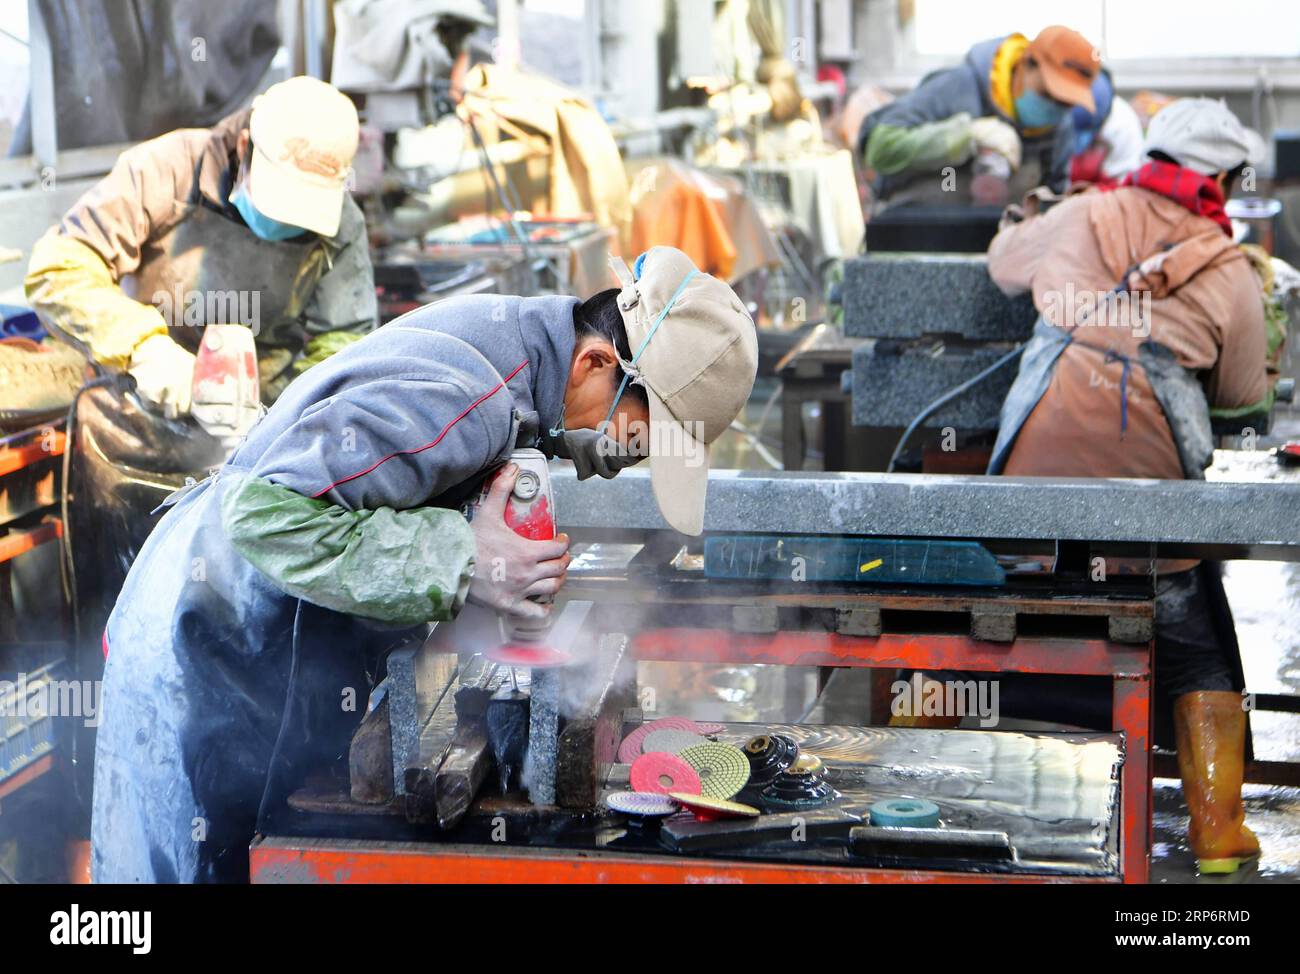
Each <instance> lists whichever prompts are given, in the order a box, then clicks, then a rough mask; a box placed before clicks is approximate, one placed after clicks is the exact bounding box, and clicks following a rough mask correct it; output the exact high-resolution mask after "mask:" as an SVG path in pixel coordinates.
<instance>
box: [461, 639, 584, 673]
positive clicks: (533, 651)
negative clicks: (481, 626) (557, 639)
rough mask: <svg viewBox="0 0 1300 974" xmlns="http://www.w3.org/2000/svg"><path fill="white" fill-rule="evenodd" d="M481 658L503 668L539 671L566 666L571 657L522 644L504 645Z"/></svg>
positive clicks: (546, 647)
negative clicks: (515, 667)
mask: <svg viewBox="0 0 1300 974" xmlns="http://www.w3.org/2000/svg"><path fill="white" fill-rule="evenodd" d="M483 658H484V659H488V660H491V661H492V662H493V663H501V664H502V665H504V666H519V667H527V668H528V669H530V670H541V669H546V668H547V667H551V666H566V665H567V664H568V663H569V662H570V661H571V660H572V659H573V657H572V656H570V655H569V654H568V653H566V652H563V651H562V650H558V649H552V648H551V647H549V646H529V645H526V644H523V643H505V644H503V645H501V646H498V647H496V648H495V649H489V650H487V651H485V652H484V653H483Z"/></svg>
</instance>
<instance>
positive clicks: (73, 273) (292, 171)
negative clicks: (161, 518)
mask: <svg viewBox="0 0 1300 974" xmlns="http://www.w3.org/2000/svg"><path fill="white" fill-rule="evenodd" d="M358 132H359V128H358V123H357V113H356V109H355V108H354V107H353V105H352V103H351V102H350V101H349V100H348V99H347V98H346V97H345V96H344V95H342V94H341V93H340V92H338V91H336V90H335V89H334V88H332V87H331V86H330V85H327V84H325V83H324V82H322V81H318V80H316V79H315V78H309V77H299V78H290V79H289V80H287V81H283V82H281V83H279V84H276V85H272V86H271V88H270V89H268V90H267V92H266V93H265V94H263V95H261V96H260V97H258V98H257V99H255V100H254V102H253V106H252V108H251V109H243V110H241V111H238V112H236V113H234V114H233V115H229V116H227V117H226V118H224V119H223V120H222V121H220V122H219V123H217V125H216V126H214V127H213V128H212V129H178V130H176V131H174V132H169V133H168V134H166V135H162V136H159V137H158V138H156V139H152V140H150V141H148V142H144V143H142V144H140V145H137V146H134V147H133V148H131V149H128V150H127V151H125V152H123V153H122V155H121V156H120V157H119V159H118V160H117V164H116V165H114V167H113V171H112V172H110V173H109V174H108V175H107V176H106V177H104V179H102V180H101V181H100V182H99V183H97V184H96V185H95V186H93V187H92V188H91V189H90V190H88V191H87V192H86V193H85V194H84V195H83V196H82V197H81V198H80V199H79V200H77V202H76V204H75V205H74V206H73V207H72V209H71V210H69V211H68V213H67V214H66V215H65V216H64V217H63V220H62V221H61V222H60V223H59V224H58V226H56V227H54V228H52V229H51V230H50V231H49V232H48V233H47V234H46V235H45V236H44V237H42V238H41V239H40V240H39V241H38V242H37V244H36V246H35V247H34V248H33V250H32V258H31V263H30V266H29V268H28V273H27V281H26V290H27V298H28V300H29V301H30V302H31V304H32V307H33V308H34V309H35V310H36V312H37V314H38V315H39V316H40V318H41V321H42V322H43V323H44V324H45V326H46V328H47V330H48V331H49V332H50V333H51V334H52V335H55V336H57V337H60V338H63V339H64V340H65V341H67V342H70V343H71V344H73V345H75V346H77V347H78V348H79V349H81V350H82V351H83V352H84V353H85V354H86V356H87V357H88V358H89V359H91V361H93V362H94V363H96V364H97V365H100V366H102V367H103V368H104V369H107V370H112V371H115V372H122V373H126V374H128V375H129V376H130V377H131V378H132V379H133V380H134V386H135V392H136V394H137V396H138V397H139V399H140V401H141V402H142V403H143V404H144V405H145V407H146V408H148V409H150V410H153V411H155V412H157V413H159V414H164V415H167V416H169V417H178V416H184V415H186V414H187V413H188V412H189V408H190V382H191V376H192V373H193V370H194V351H195V350H196V349H197V348H198V344H199V341H200V339H201V338H202V335H203V326H204V325H207V324H209V323H211V319H212V318H216V320H218V321H221V322H223V323H234V322H236V321H238V322H239V323H242V324H246V325H248V326H249V327H251V328H253V329H254V330H255V332H256V337H257V346H258V360H259V361H258V364H259V371H260V376H261V388H262V391H263V398H264V399H265V400H266V401H267V402H270V401H273V400H274V398H275V395H276V394H277V393H278V392H279V390H280V389H282V388H283V387H284V386H285V385H286V384H287V383H288V381H289V380H290V379H291V378H292V377H293V374H294V371H295V365H300V364H301V363H302V362H303V361H304V360H306V361H309V362H310V361H315V360H317V359H319V358H321V357H323V356H324V355H325V354H326V353H327V352H328V351H329V350H330V349H332V348H334V347H336V345H337V343H338V340H339V336H341V335H347V336H348V337H354V336H356V335H359V334H364V333H365V332H368V331H370V330H371V329H372V328H374V326H375V321H376V316H377V302H376V298H375V289H374V276H373V273H372V271H371V267H370V255H369V248H368V244H367V240H366V228H365V221H364V220H363V218H362V216H361V211H360V209H359V208H358V207H357V205H356V204H355V203H354V202H353V201H352V199H351V197H350V196H349V195H348V193H347V189H346V181H347V176H348V172H349V170H350V168H351V165H352V158H353V156H354V154H355V153H356V149H357V139H358ZM345 340H346V339H345Z"/></svg>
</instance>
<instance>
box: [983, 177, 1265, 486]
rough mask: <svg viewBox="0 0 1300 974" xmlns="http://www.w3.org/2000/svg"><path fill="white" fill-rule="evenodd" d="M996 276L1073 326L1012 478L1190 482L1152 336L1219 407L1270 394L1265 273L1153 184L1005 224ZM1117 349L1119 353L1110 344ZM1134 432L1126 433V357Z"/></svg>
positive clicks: (1013, 458)
mask: <svg viewBox="0 0 1300 974" xmlns="http://www.w3.org/2000/svg"><path fill="white" fill-rule="evenodd" d="M1153 257H1154V258H1156V260H1157V261H1158V268H1155V267H1152V266H1151V265H1150V264H1148V271H1147V273H1146V274H1145V275H1138V274H1133V275H1131V276H1128V278H1127V279H1128V281H1129V288H1128V293H1127V294H1126V295H1125V298H1126V300H1123V301H1120V302H1116V303H1113V304H1110V305H1108V306H1106V307H1107V308H1108V310H1106V311H1103V312H1101V313H1098V314H1095V315H1092V316H1091V317H1089V314H1088V311H1087V308H1088V306H1089V301H1090V298H1089V297H1087V296H1086V295H1091V301H1092V303H1094V304H1096V303H1097V302H1096V296H1097V295H1098V294H1100V293H1104V292H1106V291H1108V290H1110V289H1111V288H1113V287H1115V286H1116V284H1117V283H1119V282H1120V281H1123V280H1125V279H1126V276H1127V275H1128V272H1129V269H1130V268H1132V267H1133V266H1134V265H1137V264H1139V263H1143V262H1146V261H1147V260H1148V258H1153ZM989 274H990V275H991V276H992V278H993V280H994V281H995V282H996V283H997V284H998V286H999V287H1001V288H1002V290H1003V291H1005V292H1006V293H1008V294H1019V293H1024V292H1025V291H1032V293H1033V299H1034V305H1035V306H1036V307H1037V308H1038V309H1039V311H1041V312H1043V313H1044V315H1045V316H1046V317H1047V319H1048V320H1049V321H1050V322H1051V323H1052V324H1054V325H1057V326H1061V325H1062V324H1063V323H1064V322H1065V321H1066V320H1067V316H1068V315H1069V314H1070V308H1071V302H1073V308H1074V309H1075V314H1076V315H1077V318H1078V320H1080V321H1084V322H1090V323H1088V324H1085V325H1083V326H1080V327H1076V328H1075V330H1074V339H1075V340H1074V342H1073V343H1072V344H1071V345H1070V346H1069V347H1068V348H1067V349H1066V350H1065V352H1064V353H1063V354H1062V355H1061V358H1060V360H1059V361H1058V362H1057V367H1056V371H1055V373H1054V374H1053V376H1052V380H1051V384H1050V385H1049V386H1048V388H1047V391H1046V393H1045V394H1044V395H1043V398H1042V399H1041V400H1040V401H1039V403H1038V406H1037V407H1036V408H1035V409H1034V411H1033V412H1032V413H1031V414H1030V416H1029V418H1028V419H1027V420H1026V422H1025V425H1024V427H1023V428H1022V429H1021V431H1020V435H1019V437H1018V438H1017V439H1016V442H1015V446H1014V447H1013V448H1012V451H1011V455H1010V457H1009V458H1008V460H1007V465H1006V469H1005V471H1004V472H1005V473H1006V474H1007V475H1008V476H1044V477H1048V476H1052V477H1139V478H1143V477H1151V478H1160V479H1168V480H1179V479H1182V477H1183V470H1182V465H1181V463H1180V462H1179V459H1178V451H1177V448H1176V447H1175V445H1174V439H1173V434H1172V433H1171V432H1170V429H1169V424H1168V423H1167V422H1166V420H1165V417H1164V413H1163V411H1162V410H1161V408H1160V404H1159V403H1158V402H1157V401H1156V399H1155V397H1154V394H1153V393H1152V390H1151V386H1150V384H1149V383H1148V382H1147V380H1146V377H1145V375H1144V374H1143V371H1142V368H1141V366H1140V365H1139V364H1138V347H1139V345H1140V344H1141V342H1142V341H1144V340H1145V338H1146V331H1147V330H1148V329H1149V332H1150V338H1151V339H1153V340H1154V341H1156V342H1159V343H1160V344H1162V345H1164V346H1166V347H1167V348H1169V349H1170V351H1172V352H1173V353H1174V355H1175V357H1176V358H1177V359H1178V362H1179V364H1181V365H1182V366H1183V367H1184V368H1187V369H1189V370H1191V371H1193V372H1195V373H1198V374H1199V375H1200V378H1201V381H1202V384H1203V385H1204V387H1205V391H1206V397H1207V399H1208V401H1209V404H1210V406H1211V407H1212V408H1214V407H1217V408H1237V407H1243V406H1248V405H1251V404H1253V403H1257V402H1260V401H1261V400H1263V399H1264V397H1265V395H1266V392H1267V377H1266V359H1267V356H1268V347H1267V346H1268V341H1267V335H1266V331H1265V323H1264V306H1263V297H1262V293H1261V290H1260V284H1259V280H1258V278H1257V277H1256V275H1255V273H1254V271H1253V270H1252V268H1251V265H1250V263H1249V261H1248V260H1247V259H1246V257H1245V255H1244V254H1243V253H1242V252H1241V250H1240V249H1239V248H1238V247H1236V246H1235V245H1234V244H1233V243H1232V241H1231V240H1230V239H1229V238H1228V236H1227V235H1226V234H1224V232H1223V231H1222V230H1221V229H1220V228H1219V226H1218V225H1217V224H1215V223H1214V222H1213V221H1211V220H1209V219H1207V218H1205V217H1202V216H1197V215H1195V214H1193V213H1191V212H1189V211H1188V210H1187V209H1185V208H1184V207H1182V206H1180V205H1179V204H1178V203H1175V202H1174V201H1173V200H1170V199H1166V198H1165V197H1163V196H1159V195H1157V194H1155V193H1152V192H1149V191H1147V190H1145V189H1138V188H1136V187H1125V188H1121V189H1117V190H1114V191H1112V192H1100V191H1090V192H1087V193H1083V194H1080V195H1078V196H1073V197H1071V198H1069V199H1067V200H1065V201H1063V202H1061V203H1059V204H1057V205H1056V206H1055V207H1053V208H1052V209H1051V210H1049V211H1048V212H1046V213H1044V214H1042V215H1039V216H1034V217H1030V218H1029V219H1027V220H1025V221H1024V222H1022V223H1019V224H1016V225H1014V226H1011V227H1008V228H1006V229H1004V230H1003V231H1002V232H1000V233H999V234H998V235H997V237H996V238H995V239H994V240H993V243H992V244H991V245H990V247H989ZM1108 351H1109V352H1111V353H1113V354H1112V355H1110V356H1109V357H1108V355H1107V352H1108ZM1115 353H1117V354H1119V355H1122V356H1127V357H1128V358H1129V359H1130V360H1131V362H1132V366H1131V369H1130V374H1129V378H1128V427H1127V430H1126V431H1125V432H1124V433H1123V434H1122V435H1121V412H1120V410H1121V397H1120V387H1121V382H1122V380H1123V372H1124V363H1123V361H1122V360H1121V359H1118V358H1116V357H1115Z"/></svg>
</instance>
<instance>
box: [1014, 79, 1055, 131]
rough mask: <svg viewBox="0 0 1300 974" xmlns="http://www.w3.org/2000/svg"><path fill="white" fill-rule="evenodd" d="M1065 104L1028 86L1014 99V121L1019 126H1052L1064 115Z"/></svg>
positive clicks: (1043, 127) (1031, 127) (1037, 127)
mask: <svg viewBox="0 0 1300 974" xmlns="http://www.w3.org/2000/svg"><path fill="white" fill-rule="evenodd" d="M1066 110H1067V109H1066V106H1065V105H1062V104H1061V103H1060V102H1059V101H1053V100H1052V99H1050V98H1048V97H1046V96H1045V95H1040V94H1039V93H1038V92H1036V91H1032V90H1030V89H1028V88H1026V89H1025V92H1024V94H1022V95H1021V96H1020V97H1019V98H1017V99H1016V121H1018V122H1019V123H1020V127H1021V128H1027V129H1045V128H1052V127H1053V126H1055V125H1056V123H1057V122H1059V121H1060V120H1061V119H1062V118H1064V117H1065V113H1066Z"/></svg>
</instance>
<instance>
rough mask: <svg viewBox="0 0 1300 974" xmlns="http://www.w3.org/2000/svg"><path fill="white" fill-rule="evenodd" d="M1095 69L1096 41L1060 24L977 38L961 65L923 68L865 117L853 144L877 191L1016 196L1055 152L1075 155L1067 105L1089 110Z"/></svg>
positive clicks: (951, 198)
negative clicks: (990, 189)
mask: <svg viewBox="0 0 1300 974" xmlns="http://www.w3.org/2000/svg"><path fill="white" fill-rule="evenodd" d="M1099 68H1100V55H1099V54H1098V53H1097V51H1096V49H1095V48H1094V47H1093V46H1092V44H1091V43H1089V41H1088V40H1087V39H1086V38H1084V37H1083V35H1081V34H1078V33H1076V32H1075V31H1072V30H1070V29H1069V28H1067V27H1047V28H1044V30H1043V31H1042V32H1041V33H1040V34H1039V35H1038V36H1037V37H1035V38H1034V39H1033V40H1032V41H1030V40H1029V39H1028V38H1026V37H1025V36H1024V35H1023V34H1011V35H1009V36H1007V37H1003V38H998V39H995V40H990V41H984V42H982V43H980V44H976V45H975V46H974V47H973V48H971V49H970V51H969V52H968V53H967V55H966V60H965V61H964V62H963V63H962V64H960V65H958V66H957V67H954V68H948V69H946V70H943V71H936V72H934V73H932V74H930V75H927V76H926V77H925V78H924V79H923V80H922V81H921V83H920V84H919V85H918V86H917V87H916V88H915V89H914V90H913V91H911V92H909V93H908V94H906V95H903V96H902V97H901V98H899V99H898V100H897V101H894V102H890V103H889V104H888V105H885V106H883V107H881V108H879V109H877V110H876V111H874V112H872V113H871V114H870V115H868V116H867V117H866V119H864V120H863V122H862V129H861V131H860V132H859V133H858V153H859V155H860V157H861V158H862V160H863V163H864V164H865V166H866V168H867V169H869V170H871V171H872V172H874V173H875V179H874V182H873V184H872V189H873V192H874V194H875V197H876V200H877V201H879V202H886V203H897V202H902V201H905V200H919V201H926V202H931V203H936V202H937V203H954V202H957V203H970V202H972V201H975V202H999V201H1001V202H1005V200H1006V199H1007V198H1008V194H1009V197H1010V198H1011V199H1020V197H1021V196H1022V195H1023V194H1024V193H1025V192H1027V191H1028V190H1029V189H1032V188H1033V187H1035V186H1037V185H1039V184H1040V183H1046V182H1047V181H1048V177H1049V175H1050V174H1051V173H1052V171H1053V168H1054V164H1053V163H1054V159H1055V157H1057V156H1061V155H1062V154H1063V158H1064V157H1068V156H1069V155H1071V154H1073V152H1074V146H1073V144H1072V139H1071V138H1065V133H1066V132H1067V131H1072V127H1071V126H1070V123H1069V119H1068V118H1067V114H1068V112H1069V111H1070V109H1071V108H1074V107H1080V108H1084V109H1087V111H1089V112H1093V111H1095V110H1096V104H1095V102H1094V100H1093V94H1092V87H1091V86H1092V83H1093V80H1094V79H1095V78H1096V76H1097V72H1098V69H1099ZM1058 128H1060V129H1061V132H1060V133H1058ZM1058 135H1059V136H1060V137H1059V138H1058ZM1055 168H1057V170H1058V171H1060V170H1063V169H1064V164H1063V163H1058V164H1057V165H1056V167H1055ZM981 175H982V176H984V177H986V179H985V180H984V181H983V182H981V181H980V180H977V179H976V177H978V176H981ZM981 185H984V186H988V185H993V186H996V187H1000V188H999V189H998V190H997V192H996V193H995V194H994V195H996V196H998V197H1000V199H992V200H991V199H988V198H981V196H982V195H983V191H982V190H981ZM1054 188H1056V189H1058V190H1060V189H1064V187H1063V186H1058V187H1054Z"/></svg>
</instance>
